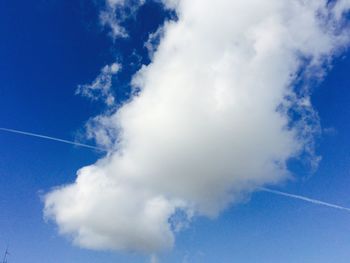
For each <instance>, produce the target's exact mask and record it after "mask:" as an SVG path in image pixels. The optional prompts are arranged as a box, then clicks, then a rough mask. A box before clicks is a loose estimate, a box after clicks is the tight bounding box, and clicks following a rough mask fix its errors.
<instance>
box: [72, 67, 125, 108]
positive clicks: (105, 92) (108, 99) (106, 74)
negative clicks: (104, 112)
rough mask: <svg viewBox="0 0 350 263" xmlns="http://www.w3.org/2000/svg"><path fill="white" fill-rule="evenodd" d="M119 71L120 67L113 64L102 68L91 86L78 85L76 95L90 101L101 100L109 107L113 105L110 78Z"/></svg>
mask: <svg viewBox="0 0 350 263" xmlns="http://www.w3.org/2000/svg"><path fill="white" fill-rule="evenodd" d="M120 69H121V65H120V64H117V63H113V64H111V65H107V66H104V67H103V68H102V69H101V73H100V74H99V75H98V76H97V78H96V79H95V80H94V81H93V82H92V83H91V84H85V85H79V86H78V89H77V91H76V94H81V95H83V96H85V97H88V98H89V99H92V100H98V99H103V100H104V102H105V103H106V104H107V105H109V106H111V105H113V104H114V96H113V93H112V91H111V87H112V77H113V75H116V74H117V73H118V72H119V71H120Z"/></svg>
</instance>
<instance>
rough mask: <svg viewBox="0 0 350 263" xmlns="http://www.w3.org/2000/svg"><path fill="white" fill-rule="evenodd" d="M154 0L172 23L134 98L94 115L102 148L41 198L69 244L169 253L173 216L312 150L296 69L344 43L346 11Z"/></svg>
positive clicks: (279, 2)
mask: <svg viewBox="0 0 350 263" xmlns="http://www.w3.org/2000/svg"><path fill="white" fill-rule="evenodd" d="M164 2H166V3H167V6H168V7H170V6H172V7H174V6H176V12H177V14H178V18H179V19H178V21H176V22H170V23H167V24H166V25H165V26H164V28H163V34H164V35H163V37H162V39H161V42H160V45H159V47H158V49H157V51H156V52H155V53H154V54H153V58H152V59H153V60H152V63H151V64H150V65H148V66H144V67H143V68H142V69H141V70H140V71H139V72H138V73H137V74H136V75H135V76H134V78H133V85H134V86H135V87H138V88H140V89H141V91H140V93H138V94H137V95H135V96H134V97H133V98H132V99H131V100H130V101H129V102H127V103H125V104H124V105H123V106H122V107H121V108H120V109H119V110H118V111H117V112H115V113H113V114H111V115H102V116H100V117H97V119H96V121H97V123H98V124H99V125H97V126H98V128H97V130H99V131H100V133H101V132H102V133H103V131H104V130H105V131H106V132H105V133H103V135H101V138H103V139H100V141H105V144H109V145H111V144H112V145H113V146H112V147H110V149H111V150H110V152H109V153H108V155H107V156H106V157H104V158H102V159H101V160H99V161H98V162H96V163H95V164H93V165H90V166H87V167H84V168H82V169H80V170H79V171H78V175H77V179H76V182H75V183H73V184H71V185H68V186H63V187H61V188H58V189H56V190H53V191H52V192H50V193H49V194H48V195H47V196H46V199H45V215H46V216H47V217H48V218H51V219H52V220H54V221H55V222H56V223H57V224H58V226H59V229H60V232H61V233H62V234H65V235H71V236H72V237H73V240H74V243H75V244H77V245H79V246H82V247H86V248H91V249H115V250H127V251H130V250H131V251H141V252H145V253H154V252H157V251H160V250H164V249H169V248H171V247H172V246H173V245H174V240H175V237H174V231H176V229H177V224H178V222H177V223H176V224H175V225H174V223H173V220H172V219H173V218H174V215H176V213H178V212H179V211H182V214H185V215H187V216H184V220H185V221H186V220H190V218H192V216H208V217H215V216H217V215H218V214H219V213H220V212H221V211H222V210H223V209H225V208H227V207H228V206H229V205H230V204H232V203H235V202H239V201H240V200H241V198H242V197H244V196H245V194H247V193H249V192H250V191H253V190H255V189H257V188H258V187H261V186H264V185H266V184H277V183H279V182H281V181H284V180H286V179H288V178H289V177H290V176H291V175H290V173H289V172H288V170H287V167H286V162H287V161H288V160H289V159H290V158H293V157H297V156H299V155H300V154H301V153H302V152H304V151H306V152H308V153H309V154H312V152H313V149H312V135H313V133H314V132H315V130H317V115H315V114H314V111H313V109H312V106H311V104H310V101H309V99H308V96H309V91H308V90H307V89H305V90H304V91H303V92H296V90H295V89H294V88H293V84H294V83H295V81H296V80H297V79H298V78H299V77H300V76H298V72H299V71H300V69H301V68H302V67H304V68H305V67H306V68H307V70H305V74H306V75H307V77H308V78H309V77H312V76H316V77H319V74H318V73H319V72H320V71H321V70H322V69H323V68H324V65H325V63H329V62H330V61H331V59H332V58H333V56H335V55H336V54H337V53H338V52H340V51H341V50H342V48H344V47H345V46H346V45H347V44H348V42H349V34H348V31H347V29H343V30H340V28H339V27H338V26H337V25H340V24H341V23H342V21H341V19H342V16H341V15H339V14H342V13H344V10H342V9H341V8H340V7H335V8H334V9H333V7H331V6H327V4H326V3H327V1H326V0H308V1H302V0H295V1H289V0H269V1H261V0H241V1H232V0H217V1H212V0H178V1H164ZM116 3H117V2H116ZM118 3H119V2H118ZM174 3H175V5H174ZM334 10H336V11H334ZM306 61H307V62H306ZM321 76H322V75H321ZM291 111H293V112H295V113H297V114H299V115H300V116H301V117H300V118H299V121H298V120H296V121H294V122H292V121H291V119H290V115H289V113H290V112H291ZM100 120H101V121H100ZM315 123H316V125H315ZM315 126H316V128H315ZM92 129H93V128H92ZM96 136H97V137H98V135H96ZM97 140H99V139H98V138H97ZM102 143H103V142H102ZM185 225H186V224H185ZM180 226H181V224H180Z"/></svg>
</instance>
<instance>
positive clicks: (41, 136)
mask: <svg viewBox="0 0 350 263" xmlns="http://www.w3.org/2000/svg"><path fill="white" fill-rule="evenodd" d="M0 131H6V132H11V133H16V134H22V135H27V136H31V137H37V138H41V139H46V140H51V141H56V142H62V143H67V144H71V145H75V146H79V147H85V148H89V149H94V150H99V151H106V149H103V148H100V147H97V146H92V145H88V144H84V143H79V142H74V141H68V140H64V139H60V138H55V137H51V136H46V135H41V134H36V133H31V132H26V131H19V130H14V129H7V128H0Z"/></svg>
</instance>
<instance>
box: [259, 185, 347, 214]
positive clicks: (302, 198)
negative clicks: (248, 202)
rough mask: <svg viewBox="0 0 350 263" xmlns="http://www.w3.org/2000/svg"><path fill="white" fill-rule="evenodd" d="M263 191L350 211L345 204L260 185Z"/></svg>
mask: <svg viewBox="0 0 350 263" xmlns="http://www.w3.org/2000/svg"><path fill="white" fill-rule="evenodd" d="M259 189H260V190H261V191H263V192H268V193H271V194H276V195H280V196H285V197H289V198H294V199H299V200H302V201H305V202H309V203H312V204H315V205H322V206H327V207H330V208H335V209H339V210H344V211H347V212H350V208H347V207H344V206H340V205H335V204H330V203H327V202H323V201H320V200H316V199H312V198H309V197H305V196H301V195H295V194H289V193H285V192H281V191H277V190H272V189H268V188H264V187H260V188H259Z"/></svg>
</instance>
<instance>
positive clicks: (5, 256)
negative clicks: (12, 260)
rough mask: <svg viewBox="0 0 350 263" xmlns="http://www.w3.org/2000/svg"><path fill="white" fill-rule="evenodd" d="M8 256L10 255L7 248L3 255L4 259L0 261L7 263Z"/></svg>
mask: <svg viewBox="0 0 350 263" xmlns="http://www.w3.org/2000/svg"><path fill="white" fill-rule="evenodd" d="M9 255H10V253H9V246H7V247H6V251H5V254H4V258H3V260H2V263H7V256H9Z"/></svg>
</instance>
